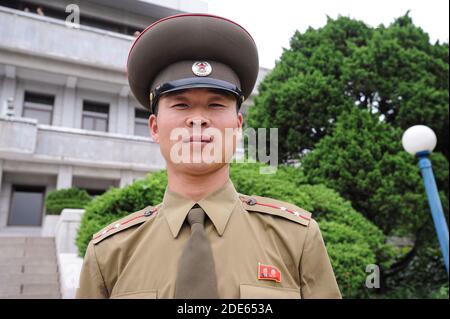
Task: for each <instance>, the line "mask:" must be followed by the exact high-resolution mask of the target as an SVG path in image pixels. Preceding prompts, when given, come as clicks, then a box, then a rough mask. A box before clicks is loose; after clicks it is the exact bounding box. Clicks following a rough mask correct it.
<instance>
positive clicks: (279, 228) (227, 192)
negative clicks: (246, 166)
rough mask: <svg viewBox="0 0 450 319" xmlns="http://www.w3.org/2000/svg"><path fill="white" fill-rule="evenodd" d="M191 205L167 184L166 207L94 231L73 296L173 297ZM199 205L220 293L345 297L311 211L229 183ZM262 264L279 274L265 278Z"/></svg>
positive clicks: (237, 296) (246, 296)
mask: <svg viewBox="0 0 450 319" xmlns="http://www.w3.org/2000/svg"><path fill="white" fill-rule="evenodd" d="M194 204H195V202H194V201H192V200H189V199H186V198H184V197H182V196H180V195H178V194H176V193H174V192H171V191H170V190H169V189H168V188H167V189H166V192H165V194H164V199H163V202H162V203H161V204H159V205H157V206H156V207H147V208H145V209H143V210H141V211H138V212H136V213H133V214H130V215H129V216H127V217H125V218H123V219H121V220H119V221H117V222H115V223H113V224H111V225H109V226H107V227H106V228H104V229H103V230H102V231H100V232H99V233H97V234H95V235H94V236H93V239H92V240H91V242H90V243H89V246H88V248H87V252H86V256H85V258H84V263H83V267H82V271H81V276H80V283H79V288H78V290H77V294H76V297H77V298H173V297H174V294H175V289H176V287H175V281H176V275H177V266H178V260H179V258H180V255H181V252H182V251H183V248H184V246H185V244H186V242H187V240H188V239H189V236H190V228H189V225H188V224H187V221H186V222H184V221H185V218H186V216H187V214H188V212H189V210H190V209H191V208H192V206H194ZM198 204H199V205H200V206H201V207H202V208H203V209H204V210H205V212H206V214H207V218H206V221H205V231H206V234H207V236H208V239H209V241H210V245H211V249H212V253H213V257H214V263H215V271H216V274H217V286H218V293H219V297H220V298H233V299H234V298H255V299H258V298H274V299H275V298H341V294H340V291H339V288H338V285H337V283H336V279H335V276H334V273H333V269H332V267H331V264H330V261H329V258H328V254H327V251H326V248H325V245H324V242H323V239H322V236H321V233H320V230H319V226H318V224H317V222H316V221H314V220H313V219H311V214H310V213H309V212H307V211H305V210H303V209H301V208H299V207H297V206H294V205H291V204H289V203H285V202H281V201H277V200H274V199H270V198H264V197H258V196H246V195H241V194H239V193H237V192H236V190H235V188H234V186H233V184H232V182H231V181H230V180H229V181H228V182H227V183H226V184H225V185H224V186H222V187H221V188H220V189H219V190H217V191H215V192H214V193H212V194H210V195H208V196H207V197H206V198H204V199H202V200H200V201H199V202H198ZM199 262H201V261H199ZM261 266H262V267H263V268H261ZM266 266H267V267H270V268H267V267H266ZM264 267H266V268H267V269H270V270H272V269H274V271H275V272H276V273H277V275H276V276H272V277H270V276H269V278H267V277H264V274H263V273H262V272H261V269H264ZM266 271H267V270H266Z"/></svg>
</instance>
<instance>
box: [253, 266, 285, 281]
mask: <svg viewBox="0 0 450 319" xmlns="http://www.w3.org/2000/svg"><path fill="white" fill-rule="evenodd" d="M258 280H273V281H276V282H281V272H280V271H279V270H278V269H277V268H276V267H274V266H270V265H264V264H261V263H258Z"/></svg>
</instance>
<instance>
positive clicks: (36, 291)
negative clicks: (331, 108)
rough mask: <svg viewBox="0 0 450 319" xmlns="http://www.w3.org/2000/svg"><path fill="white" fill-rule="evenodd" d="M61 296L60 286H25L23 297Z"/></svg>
mask: <svg viewBox="0 0 450 319" xmlns="http://www.w3.org/2000/svg"><path fill="white" fill-rule="evenodd" d="M50 294H59V284H47V283H46V284H25V285H23V287H22V295H24V296H25V295H50Z"/></svg>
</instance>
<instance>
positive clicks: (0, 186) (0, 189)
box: [0, 159, 3, 196]
mask: <svg viewBox="0 0 450 319" xmlns="http://www.w3.org/2000/svg"><path fill="white" fill-rule="evenodd" d="M2 177H3V160H2V159H0V194H1V193H2ZM0 196H1V195H0Z"/></svg>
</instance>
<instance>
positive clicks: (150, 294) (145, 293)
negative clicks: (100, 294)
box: [111, 289, 158, 299]
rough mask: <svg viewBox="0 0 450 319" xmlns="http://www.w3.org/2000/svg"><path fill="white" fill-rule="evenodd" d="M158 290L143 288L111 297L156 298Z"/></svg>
mask: <svg viewBox="0 0 450 319" xmlns="http://www.w3.org/2000/svg"><path fill="white" fill-rule="evenodd" d="M157 297H158V290H156V289H155V290H141V291H133V292H127V293H123V294H118V295H114V296H111V299H156V298H157Z"/></svg>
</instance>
